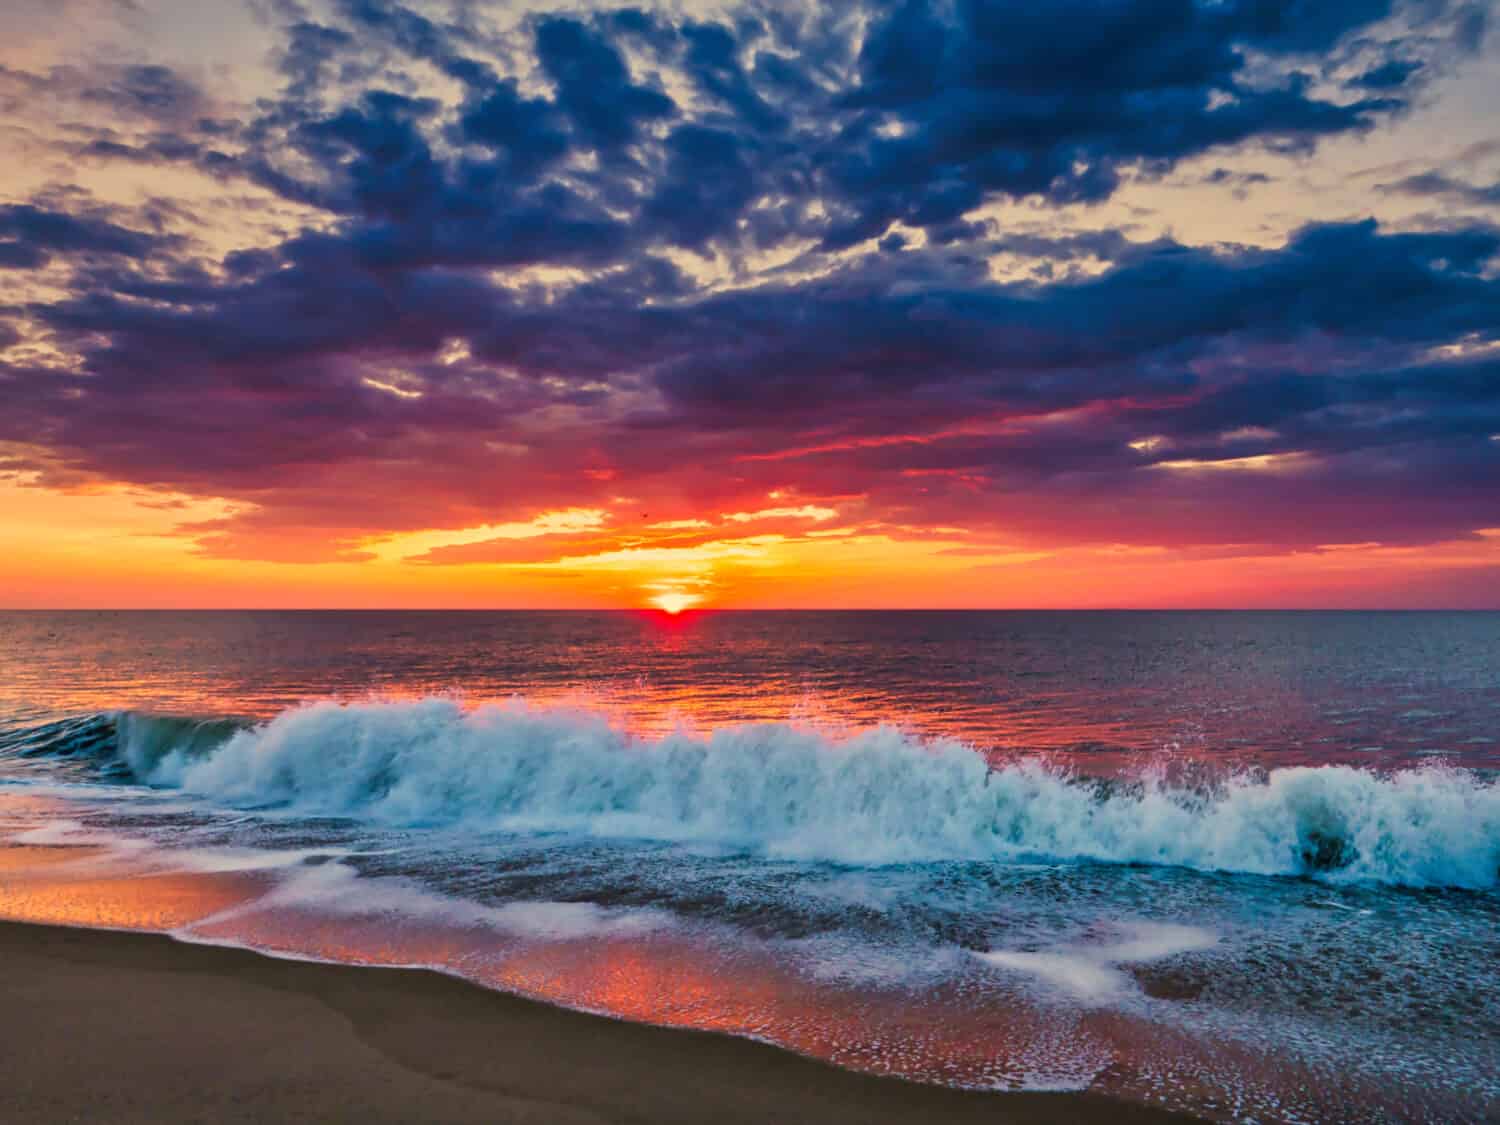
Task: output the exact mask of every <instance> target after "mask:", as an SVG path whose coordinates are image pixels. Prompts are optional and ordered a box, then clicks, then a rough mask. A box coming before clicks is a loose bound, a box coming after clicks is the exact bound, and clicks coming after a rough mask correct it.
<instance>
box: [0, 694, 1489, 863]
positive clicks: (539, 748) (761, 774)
mask: <svg viewBox="0 0 1500 1125" xmlns="http://www.w3.org/2000/svg"><path fill="white" fill-rule="evenodd" d="M64 726H65V725H64V724H52V727H53V728H54V729H52V730H51V734H50V737H49V738H47V739H39V738H38V737H36V735H37V732H36V731H35V730H34V731H33V732H31V733H32V736H33V737H32V739H31V742H30V743H29V745H30V746H31V747H32V751H33V753H46V752H48V751H46V750H44V749H38V747H42V746H44V745H50V746H51V747H52V749H51V751H50V752H51V753H52V754H53V755H54V756H62V757H77V756H79V755H82V756H86V757H88V756H92V757H93V758H95V759H99V760H100V762H101V767H100V768H101V769H102V770H103V771H104V772H106V773H108V774H109V775H111V776H118V775H120V774H122V773H124V774H128V776H129V779H130V780H134V781H136V782H140V783H145V784H149V785H154V786H166V787H174V788H180V789H183V790H186V791H188V792H190V793H194V794H198V795H202V796H204V797H207V798H209V799H212V800H214V801H218V802H223V803H228V804H232V805H237V806H250V807H283V808H287V809H290V810H292V811H296V812H305V813H309V814H317V815H340V816H350V817H359V818H365V819H369V820H373V821H377V822H381V823H386V824H395V825H407V826H423V825H427V826H462V827H464V828H472V829H477V830H495V831H511V832H521V831H524V832H565V833H576V834H585V835H591V836H596V837H604V838H610V837H614V838H646V839H659V840H668V841H690V842H699V843H704V844H710V845H714V846H723V847H731V848H738V849H744V850H746V851H749V852H751V853H755V854H762V855H766V856H768V857H775V858H787V859H799V860H813V861H828V862H835V863H845V864H853V865H879V864H889V863H901V862H918V861H926V860H970V861H985V860H1016V859H1052V860H1067V861H1093V862H1105V863H1131V864H1160V865H1173V866H1181V867H1191V868H1198V869H1201V870H1210V871H1227V872H1242V873H1252V874H1261V875H1287V876H1307V875H1316V876H1319V877H1324V878H1333V879H1348V880H1358V881H1371V882H1380V883H1390V884H1401V885H1408V886H1435V887H1441V886H1447V887H1468V888H1480V889H1484V888H1492V887H1495V886H1496V885H1497V869H1500V785H1497V784H1496V782H1495V781H1494V780H1493V779H1486V778H1484V777H1481V776H1479V775H1477V774H1474V773H1470V772H1467V771H1463V770H1458V769H1450V768H1446V767H1438V766H1435V767H1429V768H1424V769H1417V770H1408V771H1403V772H1397V773H1392V774H1377V773H1374V772H1371V771H1367V770H1362V769H1355V768H1352V767H1347V766H1322V767H1297V768H1287V769H1276V770H1271V771H1270V772H1269V773H1263V774H1259V775H1250V774H1244V775H1237V776H1233V777H1229V778H1227V779H1225V780H1223V781H1221V782H1219V783H1217V784H1214V785H1211V786H1205V787H1188V786H1179V785H1173V784H1170V783H1168V782H1166V781H1164V780H1161V779H1153V778H1147V779H1145V780H1140V781H1134V782H1128V783H1127V782H1120V781H1101V780H1097V779H1088V778H1083V777H1079V776H1076V775H1074V774H1072V773H1070V772H1068V771H1066V770H1062V769H1059V768H1057V767H1055V766H1052V765H1049V764H1047V763H1045V762H1042V761H1039V760H1032V761H1020V762H1015V763H1011V764H1006V765H1001V766H994V767H992V766H991V765H990V764H989V763H988V762H987V761H986V760H985V759H984V758H983V757H982V756H981V755H979V754H977V753H975V752H974V751H972V750H971V749H969V748H967V747H965V746H963V745H961V744H959V743H956V742H950V741H944V740H937V741H928V742H923V741H919V740H917V739H914V738H913V737H911V736H910V735H908V734H904V733H902V732H901V731H899V730H897V729H895V728H891V727H881V728H877V729H873V730H867V731H864V732H861V733H858V734H855V735H853V736H851V737H848V738H844V739H830V738H829V737H827V736H826V735H822V734H819V733H817V732H815V731H812V730H807V729H802V728H799V727H794V726H788V725H781V724H753V725H745V726H740V727H732V728H726V729H723V730H720V731H717V732H715V733H713V734H712V735H710V736H707V737H697V736H694V735H690V734H687V733H676V734H671V735H667V736H665V737H662V738H658V739H652V740H645V739H636V738H632V737H631V736H629V735H627V734H625V733H624V732H622V731H621V730H620V729H618V728H617V727H615V726H612V725H611V724H610V723H609V722H607V721H606V720H605V719H604V718H602V717H600V716H597V715H590V714H584V713H573V712H558V711H544V710H535V709H531V708H528V707H526V706H525V705H524V704H521V703H515V704H508V705H486V706H482V707H478V708H473V709H466V708H463V707H461V706H459V705H458V704H456V703H454V702H452V701H449V700H442V699H429V700H424V701H419V702H367V703H347V704H346V703H333V702H326V703H315V704H309V705H306V706H302V707H298V708H295V709H292V710H289V711H286V712H283V713H282V714H280V715H278V716H277V717H275V718H274V719H272V720H270V721H269V722H266V723H264V724H261V725H258V726H253V727H246V726H243V725H238V724H234V723H230V722H223V721H215V722H197V721H193V720H186V719H162V718H155V717H150V716H140V715H133V714H122V715H118V716H106V717H102V718H100V717H95V718H93V719H90V720H75V721H73V726H71V727H67V729H58V728H63V727H64ZM106 727H107V728H108V731H109V732H112V734H113V737H108V736H107V732H106ZM3 741H4V740H0V742H3ZM6 750H7V747H6V746H5V745H0V753H5V752H6ZM9 752H10V753H11V754H16V753H23V756H24V748H23V751H19V752H18V751H17V750H16V749H15V746H14V745H12V746H10V747H9Z"/></svg>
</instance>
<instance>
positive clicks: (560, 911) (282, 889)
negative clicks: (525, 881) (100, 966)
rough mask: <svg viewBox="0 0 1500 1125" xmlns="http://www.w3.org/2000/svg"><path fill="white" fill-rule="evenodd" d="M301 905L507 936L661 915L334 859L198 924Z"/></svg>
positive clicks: (595, 929) (632, 926)
mask: <svg viewBox="0 0 1500 1125" xmlns="http://www.w3.org/2000/svg"><path fill="white" fill-rule="evenodd" d="M287 909H293V910H296V909H306V910H310V911H312V912H313V913H315V914H317V915H318V916H320V917H327V916H330V915H331V916H343V917H380V918H384V919H391V918H405V919H411V920H414V921H422V922H430V923H439V924H443V925H450V926H464V927H468V926H482V927H485V928H487V929H491V930H495V931H498V932H500V933H504V934H507V935H510V936H513V937H519V938H531V939H543V940H550V941H565V940H569V939H577V938H591V937H607V936H633V935H639V934H643V933H647V932H649V931H651V930H655V929H659V928H660V927H662V926H663V925H665V924H667V920H668V915H666V914H665V913H663V912H661V911H657V910H651V909H647V908H634V909H627V908H612V907H603V906H598V905H595V904H594V903H589V902H546V901H542V902H508V903H504V904H502V905H499V906H487V905H485V904H483V903H478V902H472V901H469V900H468V899H461V898H453V897H450V896H448V895H442V894H437V893H435V892H433V891H429V890H427V889H426V888H424V887H422V886H421V885H420V884H419V883H417V882H415V881H414V880H411V879H404V878H400V877H396V876H376V877H364V876H361V875H359V874H358V873H357V872H356V871H355V870H354V869H353V868H350V867H347V866H345V865H344V864H341V863H323V864H318V865H316V866H311V867H304V868H301V869H299V870H298V871H296V872H295V873H294V874H291V875H290V876H288V877H287V878H286V879H284V880H283V881H282V882H280V883H278V884H277V885H276V886H275V887H273V888H272V889H271V890H269V891H267V892H266V893H265V894H263V895H261V896H259V897H257V898H255V899H252V900H250V901H248V902H245V903H242V904H240V905H238V906H233V907H230V908H228V909H227V910H224V911H222V912H220V913H218V914H214V915H212V916H210V917H208V918H205V919H201V920H200V921H198V922H195V923H194V924H193V925H192V926H190V927H188V929H187V931H185V932H189V933H190V932H191V931H193V930H197V929H203V928H207V927H209V926H213V925H219V924H222V923H225V922H229V921H233V920H235V919H237V918H241V917H243V916H245V915H251V914H260V913H267V912H269V913H275V912H278V911H284V910H287Z"/></svg>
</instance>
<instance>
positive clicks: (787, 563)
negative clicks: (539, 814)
mask: <svg viewBox="0 0 1500 1125" xmlns="http://www.w3.org/2000/svg"><path fill="white" fill-rule="evenodd" d="M1163 471H1164V472H1172V473H1174V475H1175V474H1176V473H1178V472H1181V473H1183V474H1185V475H1191V474H1192V473H1193V472H1196V471H1197V470H1163ZM1212 471H1214V472H1221V471H1227V470H1212ZM771 502H772V503H774V505H775V506H774V507H770V508H760V509H754V508H745V509H744V510H741V509H740V508H739V507H738V506H727V507H725V508H723V509H719V508H705V509H700V510H699V511H698V512H697V513H696V514H693V513H692V512H691V510H686V511H685V510H683V509H681V508H678V509H677V510H675V511H673V512H671V513H670V518H668V519H661V518H660V517H659V516H657V515H655V514H650V513H648V511H647V510H643V509H644V505H643V504H639V503H637V502H635V501H630V500H625V499H620V500H611V501H609V502H608V503H606V504H602V505H598V506H586V507H561V508H557V509H550V510H545V511H541V512H538V513H536V514H534V515H533V516H532V517H531V518H530V519H526V520H521V521H519V522H515V521H513V522H498V523H497V522H493V521H485V520H482V519H476V520H475V521H474V522H473V524H471V525H469V526H468V527H458V526H453V525H450V526H448V527H446V528H443V527H435V528H431V529H427V530H416V531H402V532H369V531H364V532H356V533H353V534H351V535H346V536H345V537H344V538H342V539H340V538H337V534H336V532H320V531H318V530H316V529H299V528H289V529H278V528H277V527H275V526H271V527H269V528H268V529H267V530H266V531H264V532H262V531H261V530H260V529H259V528H258V527H256V526H255V525H251V528H250V530H249V531H248V532H245V533H240V537H239V538H238V539H236V540H234V541H233V542H232V543H230V544H229V547H230V548H240V547H243V548H245V549H248V550H261V551H263V552H265V553H264V554H261V555H260V556H258V557H256V556H252V557H237V556H235V555H234V554H233V553H232V552H231V550H229V549H224V545H223V544H221V543H215V542H212V541H209V542H205V541H204V535H205V533H204V530H203V528H204V527H205V526H215V525H216V523H221V522H222V521H223V520H224V519H226V517H232V516H233V509H232V506H231V505H230V503H229V502H228V501H226V500H223V499H216V498H213V497H191V496H180V495H175V494H161V493H153V492H151V491H149V490H143V489H136V488H130V487H128V486H125V485H122V484H114V485H111V484H107V483H105V484H101V485H99V486H97V487H91V488H89V489H86V490H85V489H72V490H66V489H60V488H51V487H46V486H43V485H40V484H35V483H27V482H23V481H20V480H17V479H16V478H14V477H12V478H11V479H9V480H5V479H0V608H6V609H13V608H20V609H24V608H36V609H54V608H55V609H68V608H81V609H100V608H105V609H132V608H162V609H175V608H183V609H192V608H201V609H222V608H245V609H257V608H259V609H299V608H309V609H322V608H327V609H465V608H473V609H528V608H535V609H642V608H645V609H649V610H651V611H654V612H661V613H663V614H666V615H669V616H674V615H681V614H683V613H685V612H687V611H689V610H694V609H700V608H705V607H707V606H709V605H712V606H713V607H715V608H722V609H820V608H827V609H882V608H935V609H936V608H952V609H962V608H994V609H1005V608H1037V609H1048V608H1052V609H1067V608H1073V609H1089V608H1198V607H1203V608H1236V607H1239V608H1299V607H1303V608H1315V607H1316V608H1322V607H1327V608H1378V607H1386V606H1388V607H1410V608H1421V607H1424V606H1425V607H1432V608H1447V607H1463V606H1474V607H1484V606H1490V607H1493V606H1494V605H1495V597H1494V591H1495V589H1496V587H1495V585H1494V582H1493V576H1494V574H1495V572H1496V568H1500V529H1480V530H1477V531H1476V532H1475V533H1473V534H1472V535H1470V536H1468V537H1466V538H1458V539H1453V540H1448V541H1442V542H1437V543H1430V544H1425V545H1408V544H1399V543H1381V542H1378V541H1369V542H1357V543H1340V542H1332V541H1331V542H1329V543H1327V544H1324V545H1321V546H1318V547H1313V548H1300V549H1286V548H1280V547H1277V546H1276V545H1275V544H1255V543H1245V544H1234V545H1231V546H1230V547H1223V548H1213V547H1205V548H1194V547H1188V546H1170V545H1165V544H1158V543H1150V542H1137V543H1132V542H1128V541H1120V542H1113V543H1099V544H1067V543H1063V544H1058V545H1055V546H1049V545H1046V544H1036V543H1031V542H1026V543H1022V542H1015V541H1008V540H1005V539H1002V538H1000V537H999V536H998V535H997V533H996V532H994V531H987V530H986V529H985V528H984V527H982V526H976V527H974V528H963V527H953V526H949V525H948V524H947V523H946V522H944V523H943V524H938V525H934V526H930V527H925V526H915V525H914V526H898V525H893V524H889V523H884V522H881V521H880V520H879V519H877V518H872V516H871V514H870V513H868V512H867V511H865V510H863V509H862V508H861V506H860V505H861V501H860V500H859V499H851V498H828V497H818V496H809V495H803V494H800V493H798V494H794V495H790V496H788V495H782V494H778V495H777V497H776V498H775V499H774V500H772V501H771ZM950 518H951V517H950ZM330 535H333V536H334V538H333V539H332V540H330V538H329V536H330ZM468 552H475V553H468Z"/></svg>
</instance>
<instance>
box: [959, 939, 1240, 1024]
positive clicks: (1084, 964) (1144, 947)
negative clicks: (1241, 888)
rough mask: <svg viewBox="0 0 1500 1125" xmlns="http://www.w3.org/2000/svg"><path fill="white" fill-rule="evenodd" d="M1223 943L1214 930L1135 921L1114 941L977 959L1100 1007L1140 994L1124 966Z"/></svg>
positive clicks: (1001, 952) (998, 952)
mask: <svg viewBox="0 0 1500 1125" xmlns="http://www.w3.org/2000/svg"><path fill="white" fill-rule="evenodd" d="M1218 941H1219V939H1218V936H1217V935H1216V934H1214V933H1213V932H1212V931H1209V930H1204V929H1200V928H1198V927H1196V926H1178V925H1170V924H1166V923H1160V922H1131V923H1127V924H1122V925H1119V926H1117V927H1116V934H1115V936H1114V940H1112V941H1104V942H1094V943H1089V944H1078V945H1067V946H1061V947H1059V948H1056V949H1047V950H1038V951H1017V950H1004V949H997V950H992V951H990V952H988V953H976V954H975V956H976V957H978V958H979V959H980V960H981V961H984V962H986V963H987V964H990V965H993V966H995V967H996V968H999V969H1008V970H1011V971H1013V972H1018V973H1024V974H1027V975H1029V976H1032V977H1035V978H1036V979H1038V980H1041V981H1043V982H1044V983H1046V984H1047V985H1049V986H1051V987H1052V988H1054V989H1057V990H1059V991H1062V992H1065V993H1067V994H1068V995H1069V996H1071V997H1072V998H1074V999H1075V1000H1077V1001H1080V1002H1081V1003H1083V1004H1086V1005H1099V1004H1107V1003H1109V1002H1111V1001H1114V1000H1118V999H1120V998H1121V997H1124V996H1127V995H1131V994H1133V993H1136V992H1138V991H1139V990H1138V989H1137V987H1136V985H1135V982H1134V981H1133V980H1132V979H1131V977H1130V975H1129V974H1127V973H1126V972H1124V971H1123V970H1122V969H1121V968H1120V966H1122V965H1133V964H1140V963H1143V962H1148V961H1160V960H1162V959H1164V958H1167V957H1173V956H1176V955H1177V954H1180V953H1190V952H1196V951H1198V950H1202V949H1210V948H1212V947H1213V946H1215V945H1217V944H1218Z"/></svg>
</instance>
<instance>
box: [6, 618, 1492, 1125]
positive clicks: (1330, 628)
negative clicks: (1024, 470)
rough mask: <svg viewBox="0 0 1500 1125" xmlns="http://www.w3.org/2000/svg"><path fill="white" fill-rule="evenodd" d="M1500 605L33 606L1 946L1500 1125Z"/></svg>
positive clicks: (1164, 1096)
mask: <svg viewBox="0 0 1500 1125" xmlns="http://www.w3.org/2000/svg"><path fill="white" fill-rule="evenodd" d="M1497 771H1500V614H1486V613H1453V614H1446V613H1233V612H1223V613H1219V612H1192V613H1146V612H1141V613H1126V612H1121V613H1093V612H1088V613H1082V612H1080V613H1042V612H1038V613H1026V612H993V613H992V612H955V613H936V612H934V613H928V612H869V613H866V612H840V613H791V612H788V613H769V612H767V613H760V612H757V613H734V612H704V613H688V614H683V615H681V616H676V617H673V616H668V615H665V614H659V613H563V612H557V613H553V612H495V613H446V612H399V613H398V612H369V613H363V612H361V613H332V612H329V613H324V612H305V613H290V612H288V613H281V612H259V613H248V612H247V613H232V612H222V613H219V612H214V613H177V612H161V613H148V612H139V613H137V612H56V613H54V612H17V613H0V917H4V918H9V919H18V920H30V921H45V922H55V923H62V924H68V925H79V926H103V927H110V928H120V929H143V930H155V931H162V932H167V933H171V934H173V935H174V936H176V937H178V938H180V939H181V940H184V941H194V942H209V943H224V944H234V945H241V946H245V947H249V948H252V949H256V950H260V951H263V952H266V953H269V954H272V955H278V956H287V957H301V958H312V959H326V960H333V961H339V962H348V963H354V964H370V965H420V966H426V967H432V968H437V969H440V970H442V971H445V972H449V973H453V974H457V975H459V976H462V977H465V978H468V979H470V980H472V981H474V982H476V983H478V984H480V985H483V986H485V987H490V988H496V989H502V990H505V991H509V992H514V993H518V994H522V995H526V996H530V997H535V998H539V999H542V1000H546V1001H548V1002H552V1003H557V1004H562V1005H566V1006H570V1007H575V1008H579V1009H584V1010H588V1011H596V1012H601V1013H606V1014H609V1015H613V1016H616V1017H619V1018H623V1019H629V1020H640V1021H645V1022H651V1023H658V1024H663V1025H669V1026H681V1027H692V1028H700V1029H706V1030H714V1031H721V1032H726V1033H730V1034H734V1035H741V1036H748V1037H752V1038H756V1039H761V1040H765V1041H768V1042H772V1043H776V1044H779V1045H781V1046H784V1047H786V1048H788V1049H790V1050H793V1051H798V1052H801V1053H804V1054H807V1055H811V1056H814V1057H817V1058H820V1059H824V1060H827V1061H829V1062H832V1063H834V1064H836V1065H839V1066H843V1067H849V1068H852V1069H857V1070H862V1071H869V1072H874V1073H880V1074H891V1075H898V1076H902V1077H905V1078H909V1079H912V1080H915V1081H921V1082H930V1083H940V1084H947V1085H954V1086H963V1087H974V1088H982V1089H996V1090H1007V1089H1059V1090H1063V1089H1066V1090H1085V1089H1087V1090H1094V1091H1099V1092H1103V1093H1107V1094H1111V1095H1114V1096H1116V1097H1119V1098H1124V1099H1129V1100H1134V1101H1140V1102H1146V1103H1150V1104H1153V1105H1161V1106H1166V1107H1170V1108H1174V1109H1181V1110H1186V1111H1189V1112H1193V1113H1196V1114H1199V1115H1201V1116H1203V1117H1205V1118H1208V1119H1211V1120H1221V1121H1287V1122H1295V1121H1388V1120H1403V1121H1444V1122H1448V1121H1483V1120H1495V1119H1496V1118H1497V1116H1500V986H1497V984H1496V977H1495V971H1496V965H1497V963H1500V780H1497V779H1500V772H1497Z"/></svg>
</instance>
